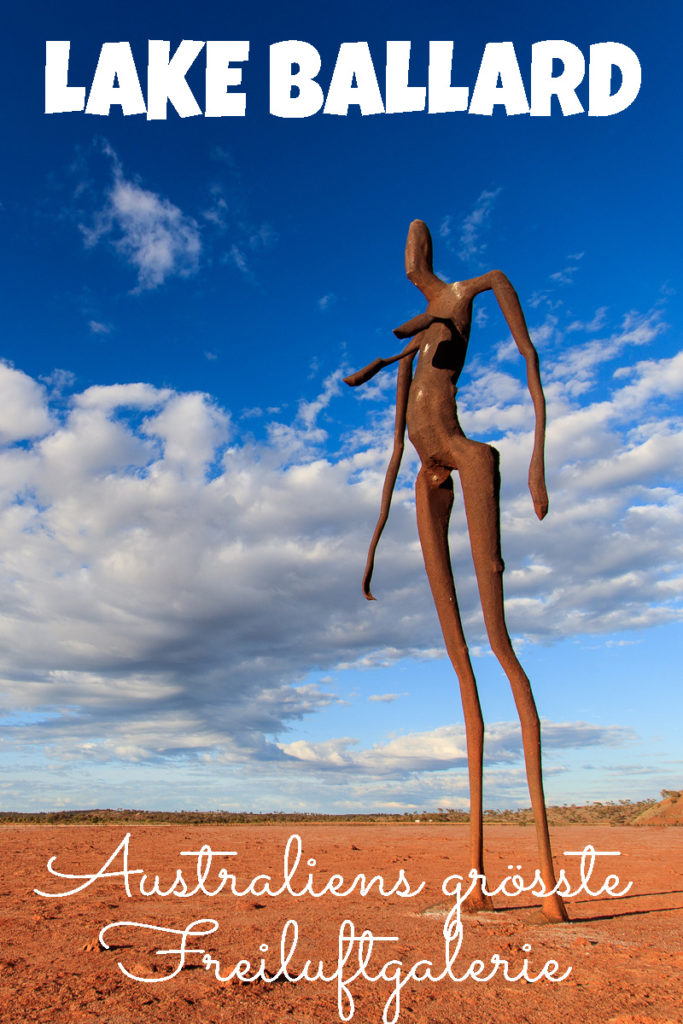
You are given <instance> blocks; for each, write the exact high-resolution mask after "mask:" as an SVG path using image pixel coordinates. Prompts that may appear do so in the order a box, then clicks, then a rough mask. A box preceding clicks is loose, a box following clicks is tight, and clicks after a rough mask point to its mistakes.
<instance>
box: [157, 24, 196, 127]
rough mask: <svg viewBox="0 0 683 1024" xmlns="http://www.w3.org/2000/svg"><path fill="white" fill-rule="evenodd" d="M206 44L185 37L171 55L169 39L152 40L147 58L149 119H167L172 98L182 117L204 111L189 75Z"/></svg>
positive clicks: (193, 115) (192, 115)
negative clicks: (189, 82) (200, 106)
mask: <svg viewBox="0 0 683 1024" xmlns="http://www.w3.org/2000/svg"><path fill="white" fill-rule="evenodd" d="M203 47H204V43H203V42H197V41H195V40H194V39H183V40H182V42H181V43H180V46H179V47H178V49H177V50H176V52H175V53H174V54H173V56H172V57H171V55H170V54H171V44H170V42H169V41H168V39H150V40H149V44H148V58H147V120H148V121H165V120H166V110H167V104H168V102H169V101H170V102H171V103H172V104H173V106H174V107H175V108H176V110H177V111H178V114H179V115H180V117H196V115H197V114H201V110H200V109H199V105H198V104H197V101H196V99H195V98H194V95H193V94H192V90H191V89H190V87H189V85H188V84H187V82H186V81H185V75H186V74H187V72H188V71H189V70H190V68H191V67H192V65H193V64H194V62H195V60H196V59H197V57H198V56H199V54H200V53H201V51H202V49H203Z"/></svg>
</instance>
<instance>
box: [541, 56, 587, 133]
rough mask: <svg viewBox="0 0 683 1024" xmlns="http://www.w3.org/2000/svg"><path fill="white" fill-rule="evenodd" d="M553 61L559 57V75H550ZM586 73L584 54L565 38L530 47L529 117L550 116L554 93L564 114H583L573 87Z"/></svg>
mask: <svg viewBox="0 0 683 1024" xmlns="http://www.w3.org/2000/svg"><path fill="white" fill-rule="evenodd" d="M555 60H561V61H562V64H563V65H564V66H563V68H562V71H561V72H560V74H559V75H553V63H554V61H555ZM585 73H586V62H585V60H584V59H583V54H582V53H581V50H580V49H579V48H578V46H574V44H573V43H568V42H567V41H566V39H546V40H544V42H542V43H534V45H533V46H532V47H531V116H532V117H550V114H551V107H552V98H553V96H557V98H558V100H559V102H560V108H561V110H562V113H563V114H565V115H567V114H582V113H583V107H582V105H581V103H580V101H579V98H578V96H577V95H576V89H577V86H579V85H580V84H581V82H582V81H583V76H584V74H585Z"/></svg>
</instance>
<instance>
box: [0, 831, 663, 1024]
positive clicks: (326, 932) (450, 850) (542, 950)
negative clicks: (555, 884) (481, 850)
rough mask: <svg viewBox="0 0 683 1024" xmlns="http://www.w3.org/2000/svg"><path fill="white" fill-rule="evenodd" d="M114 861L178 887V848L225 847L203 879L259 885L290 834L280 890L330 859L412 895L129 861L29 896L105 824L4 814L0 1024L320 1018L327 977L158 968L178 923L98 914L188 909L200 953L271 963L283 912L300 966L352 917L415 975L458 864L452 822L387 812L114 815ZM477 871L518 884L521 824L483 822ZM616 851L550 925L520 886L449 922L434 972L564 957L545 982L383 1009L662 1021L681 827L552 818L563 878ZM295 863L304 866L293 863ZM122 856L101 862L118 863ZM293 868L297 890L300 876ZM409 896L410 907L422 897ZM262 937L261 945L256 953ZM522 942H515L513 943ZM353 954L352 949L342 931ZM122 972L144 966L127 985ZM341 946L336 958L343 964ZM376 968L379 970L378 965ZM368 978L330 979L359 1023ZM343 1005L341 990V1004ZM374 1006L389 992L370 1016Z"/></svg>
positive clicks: (99, 850)
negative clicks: (615, 882) (328, 888)
mask: <svg viewBox="0 0 683 1024" xmlns="http://www.w3.org/2000/svg"><path fill="white" fill-rule="evenodd" d="M129 831H130V833H131V838H130V841H129V863H128V867H129V869H131V870H135V869H140V868H141V869H144V871H145V872H146V873H147V874H148V876H150V881H148V884H151V880H153V878H154V875H156V874H158V875H159V876H160V884H161V887H164V888H169V887H170V886H171V884H172V883H173V880H174V879H175V877H176V872H177V871H178V870H179V869H181V870H182V872H183V875H184V877H185V878H186V879H187V881H188V886H189V888H192V887H194V885H195V884H196V877H197V858H196V857H195V858H192V857H187V856H180V851H183V850H185V851H188V850H190V851H191V850H199V848H200V847H201V846H202V845H205V844H208V845H210V846H211V847H212V848H213V850H223V851H227V850H230V851H235V852H236V854H237V856H235V857H230V858H225V857H223V858H222V859H220V858H219V859H216V860H215V862H214V866H213V867H212V869H211V873H210V876H209V878H208V879H207V882H206V887H207V888H216V886H217V885H218V884H219V882H220V877H219V874H218V871H219V867H220V866H221V865H222V866H225V867H226V869H227V870H228V871H230V872H231V873H234V874H235V875H236V876H237V878H238V881H239V883H240V884H241V886H242V888H245V887H246V886H247V884H248V883H249V881H250V880H251V879H252V878H254V877H255V876H256V875H259V874H269V875H271V877H272V879H273V887H274V888H276V887H277V886H278V885H280V884H281V882H282V875H283V855H284V849H285V846H286V844H287V840H288V837H289V836H290V835H291V834H292V833H295V832H296V833H298V834H299V835H300V836H301V839H302V844H303V856H302V861H301V866H300V868H299V870H298V872H297V874H296V876H295V879H294V881H293V884H292V887H293V888H294V887H296V886H297V883H300V884H302V883H303V881H304V880H305V876H306V874H307V873H308V872H309V871H311V873H312V874H313V877H314V882H315V885H316V887H317V888H321V887H322V885H323V884H324V883H325V882H326V881H327V880H328V879H329V878H330V876H331V875H333V874H342V875H343V876H344V878H345V879H346V880H347V882H350V881H351V880H352V879H353V878H355V876H356V875H358V874H359V873H361V872H362V873H365V874H366V875H367V876H368V877H372V876H374V875H377V874H381V875H382V876H383V877H384V879H385V882H386V886H387V888H390V887H391V885H392V884H393V883H394V882H395V881H396V879H397V877H398V874H399V871H400V870H401V869H403V871H404V872H405V875H406V877H407V878H408V880H409V882H410V884H411V886H412V888H417V886H418V884H419V883H420V882H421V881H424V882H425V883H426V884H425V887H424V889H423V891H422V892H421V893H420V894H419V895H417V896H415V897H413V898H409V899H401V898H399V897H398V896H396V895H394V896H392V897H382V896H381V895H379V894H378V893H377V890H376V888H373V889H372V890H371V891H370V893H368V894H367V895H366V896H365V897H363V896H361V895H360V894H359V893H358V892H355V893H353V894H350V895H347V896H344V897H335V896H334V895H330V894H328V895H325V896H322V897H320V898H318V899H313V898H312V897H310V896H299V897H298V898H296V897H294V896H291V895H289V894H286V893H285V894H282V895H280V896H277V897H272V896H270V897H269V896H267V895H266V896H259V897H255V896H254V895H246V896H243V897H239V898H238V897H236V896H233V895H231V894H230V893H229V892H226V891H224V892H223V893H221V894H218V895H215V896H213V897H208V896H206V895H203V894H201V893H200V894H199V895H195V896H191V897H189V898H184V899H180V898H178V897H176V896H172V895H169V896H165V897H160V896H158V895H157V896H149V897H143V896H141V895H140V876H139V875H132V876H131V887H132V896H131V897H128V896H127V895H126V893H125V889H124V885H123V880H122V879H121V878H120V877H119V878H106V879H99V880H97V881H96V882H94V883H93V884H92V885H91V886H90V887H88V888H87V889H84V890H83V891H81V892H80V893H78V894H75V895H72V896H68V897H64V898H61V899H47V898H45V897H41V896H38V895H36V894H35V893H34V891H33V890H34V889H35V888H38V889H42V890H45V891H50V892H60V891H64V890H65V889H66V888H73V887H74V886H76V885H77V884H79V883H78V882H73V881H72V882H67V881H60V880H58V879H57V878H55V877H52V876H50V875H49V873H48V872H47V869H46V865H47V862H48V860H49V858H50V857H51V856H56V862H55V866H56V868H57V869H58V870H60V871H62V872H65V873H71V874H86V873H95V872H97V871H98V870H99V869H100V868H101V867H102V866H103V865H104V864H105V862H106V861H107V859H108V858H109V857H110V855H111V854H112V853H113V852H114V850H115V849H116V848H117V846H118V845H119V843H120V842H121V840H122V839H123V838H124V835H125V833H126V828H124V827H121V826H108V825H100V826H61V827H43V826H21V827H15V826H6V827H3V828H1V829H0V845H1V855H2V881H1V882H0V918H1V922H2V932H1V935H2V946H1V948H0V1016H1V1018H2V1020H3V1021H4V1022H6V1024H14V1022H17V1024H18V1022H22V1024H23V1022H25V1021H50V1022H61V1021H68V1022H74V1024H85V1022H89V1021H97V1022H99V1024H147V1022H156V1021H163V1022H164V1024H169V1022H176V1021H178V1022H182V1024H192V1022H195V1021H196V1022H200V1021H201V1022H202V1024H219V1022H221V1024H222V1022H226V1024H227V1022H230V1024H252V1022H253V1024H289V1022H292V1024H309V1022H310V1024H334V1022H336V1021H339V1020H340V1016H339V1009H338V1004H337V985H336V982H334V981H330V982H328V983H325V982H323V981H315V982H308V981H298V982H296V983H292V982H289V981H278V982H274V983H268V982H264V981H257V982H255V983H253V984H244V983H239V982H228V983H222V982H220V981H217V980H216V978H215V977H214V975H213V973H211V972H210V971H207V970H206V969H205V968H204V966H203V965H202V955H201V954H200V953H188V955H187V959H186V966H185V967H184V968H183V969H182V971H180V972H179V973H178V974H177V975H176V976H175V977H173V978H171V979H170V980H163V979H165V978H166V977H167V976H168V975H169V974H171V973H172V972H173V970H174V968H175V967H176V966H177V965H178V963H179V956H178V954H172V953H170V954H169V953H167V954H161V955H158V954H157V950H159V949H173V948H178V945H179V941H180V940H179V938H178V935H174V934H172V933H164V932H160V931H154V930H152V929H149V928H140V927H132V926H125V927H123V926H122V927H118V928H116V929H110V931H109V932H108V933H107V941H108V943H109V945H110V947H111V948H110V949H103V948H101V946H100V944H99V942H98V936H99V933H100V929H102V928H103V927H104V926H105V925H107V924H110V923H112V922H118V921H129V922H135V923H137V924H138V925H139V924H147V925H156V926H157V927H159V928H175V929H178V930H179V931H182V930H183V929H184V928H185V927H186V926H187V925H188V924H190V923H191V922H193V921H196V920H199V919H213V920H215V921H216V922H217V923H218V928H217V930H216V931H215V932H214V933H213V934H211V935H206V936H204V937H203V938H195V939H194V940H191V941H189V942H188V943H187V946H188V948H202V949H204V950H205V951H206V952H207V953H209V954H210V955H211V956H212V957H214V958H215V959H217V960H219V961H220V964H221V967H220V973H221V974H222V975H227V974H228V973H229V972H230V970H231V968H233V967H234V966H235V964H236V962H237V961H239V960H240V959H249V960H251V961H252V963H253V964H258V962H259V959H260V958H261V957H263V959H264V961H265V964H266V967H267V969H268V971H269V972H270V973H271V974H275V973H276V972H277V970H278V968H279V966H280V958H279V946H280V936H281V933H282V929H283V926H284V925H285V922H286V921H287V920H288V919H293V920H296V921H297V923H298V928H299V941H298V945H297V948H296V950H295V951H294V954H293V955H292V958H291V962H290V973H291V974H294V973H295V972H296V971H300V970H301V969H302V967H303V965H304V962H305V961H306V959H311V960H314V961H315V963H317V962H318V961H320V960H322V961H323V962H324V964H325V970H326V971H327V973H328V974H332V973H333V972H334V970H335V968H336V965H337V956H338V942H339V930H340V926H341V924H342V922H343V921H344V920H345V919H346V920H351V921H353V923H354V926H355V929H356V932H357V933H360V932H362V931H363V930H364V929H369V930H371V931H372V932H373V933H374V935H375V936H380V937H387V936H396V937H397V940H396V941H394V942H383V943H381V942H379V941H378V942H377V943H376V944H375V949H374V951H373V953H372V959H371V961H370V964H369V966H368V973H375V974H376V973H378V972H379V970H380V968H381V967H382V966H383V965H384V964H387V963H388V961H390V960H401V961H402V962H403V970H404V971H407V970H408V969H409V968H410V967H411V966H412V965H413V964H415V963H416V962H417V961H419V960H424V959H431V960H432V961H433V962H434V967H435V971H434V973H438V972H439V971H440V970H441V969H442V968H443V960H444V951H443V946H444V940H443V935H442V932H443V925H444V915H443V913H442V914H441V915H440V914H439V913H438V912H431V913H430V912H429V908H430V907H433V905H434V904H437V903H439V901H440V900H441V899H443V897H442V896H441V882H442V881H443V879H444V878H445V877H446V876H448V875H451V874H454V873H461V874H465V873H466V872H467V870H468V866H469V865H468V855H467V842H468V840H467V832H468V830H467V826H461V825H441V824H438V825H437V824H433V825H426V824H419V825H417V824H405V825H393V824H391V825H361V826H359V825H346V824H344V825H338V824H334V825H307V824H302V825H299V826H280V825H244V826H220V827H216V826H189V827H188V826H175V825H174V826H132V827H130V829H129ZM485 842H486V851H487V870H488V872H489V880H490V884H496V883H497V882H499V881H500V880H501V879H502V878H503V877H504V876H505V875H506V874H508V871H507V865H508V864H512V865H515V866H516V865H517V864H521V865H522V872H521V873H522V874H523V875H524V877H525V879H527V880H531V878H532V876H533V872H534V869H535V866H536V850H535V842H534V830H533V829H532V828H524V827H519V826H500V825H498V826H496V825H493V826H489V827H488V828H487V829H486V839H485ZM587 844H592V845H593V846H594V847H595V849H596V850H601V851H607V850H619V851H620V854H621V855H620V856H619V857H618V858H617V857H610V858H607V857H605V858H602V859H601V861H600V863H599V864H598V866H597V868H596V870H595V873H594V887H595V888H597V887H599V884H600V883H601V882H602V881H603V880H604V878H605V876H606V875H607V874H609V873H617V874H618V875H619V877H620V879H621V881H622V883H625V882H626V881H633V886H632V888H631V891H630V892H629V893H628V894H627V895H625V896H622V897H620V898H611V899H609V898H605V897H604V896H603V897H599V898H588V897H587V896H586V895H585V894H582V895H580V896H578V897H576V898H575V899H574V900H572V901H570V902H569V904H568V906H569V914H570V917H571V923H570V924H568V925H555V926H548V925H543V924H540V923H539V922H538V920H537V919H536V917H537V904H535V902H534V900H533V898H531V897H529V896H528V895H526V896H525V895H523V896H519V897H517V898H505V897H498V898H497V899H496V904H497V912H496V913H486V914H481V915H476V916H468V917H464V918H463V923H464V938H463V943H462V948H461V950H460V953H459V955H458V958H457V960H456V961H455V964H454V970H453V973H455V974H463V973H464V972H465V970H466V968H467V967H468V966H469V965H470V964H471V963H472V962H473V961H474V960H475V959H481V960H483V961H484V962H485V963H486V965H487V968H489V970H490V958H491V957H492V956H494V954H498V955H499V957H501V958H503V959H506V960H508V962H509V964H510V974H512V975H514V974H518V973H519V971H520V970H521V968H522V966H523V962H524V959H525V957H526V958H528V960H529V975H530V976H534V974H536V973H538V972H539V971H540V970H541V968H542V967H543V965H544V964H546V962H547V961H549V960H555V961H557V963H558V965H559V968H558V973H563V972H564V971H565V970H566V969H567V968H568V967H571V973H570V974H569V976H568V977H567V978H566V980H564V981H561V982H552V981H549V980H547V979H543V980H540V981H538V982H536V983H534V984H530V983H529V982H527V981H517V982H509V981H506V980H505V979H504V978H503V977H502V974H501V971H499V972H498V973H497V974H496V975H495V976H494V977H493V978H491V980H489V981H486V982H481V981H479V982H478V981H475V980H472V979H471V978H469V979H468V980H465V981H462V982H459V983H455V982H453V981H452V980H449V979H443V980H441V981H439V982H437V983H433V982H429V981H424V982H421V983H418V982H417V981H415V980H410V981H409V982H408V983H407V984H406V985H405V988H404V989H403V991H402V993H401V1001H400V1017H399V1020H400V1021H403V1022H405V1021H419V1022H420V1024H432V1022H434V1024H435V1022H451V1021H466V1022H472V1024H498V1022H500V1024H511V1022H512V1024H515V1022H534V1024H536V1022H537V1024H567V1022H569V1021H571V1022H579V1024H581V1022H586V1024H588V1022H590V1024H603V1022H604V1024H608V1022H609V1024H654V1022H659V1024H664V1022H677V1024H678V1022H681V1021H682V1020H683V1014H681V1011H680V1006H681V990H682V989H681V985H680V973H681V966H683V942H682V939H683V828H675V827H671V828H658V827H641V828H636V827H607V826H595V827H590V826H564V827H560V828H555V829H554V830H553V845H554V850H555V854H556V860H557V863H558V865H563V866H565V868H566V871H567V875H568V877H569V878H570V879H571V880H572V881H577V882H578V878H579V873H578V864H577V861H578V858H576V857H566V856H564V855H563V851H570V850H582V849H583V848H584V847H585V846H586V845H587ZM309 859H315V861H316V864H315V866H314V867H308V866H307V864H306V862H307V861H308V860H309ZM122 866H123V859H122V855H120V856H119V857H118V858H117V860H116V862H115V863H112V865H111V868H110V870H120V869H121V868H122ZM300 884H299V886H298V887H299V888H300ZM425 911H427V913H425ZM262 945H267V946H268V950H267V951H264V950H261V949H260V947H261V946H262ZM525 945H527V946H530V947H531V949H530V950H524V949H523V947H524V946H525ZM354 948H355V949H356V953H355V961H353V962H355V964H356V966H357V963H358V952H357V950H358V947H357V946H356V947H354ZM119 964H122V965H123V967H125V968H126V969H127V970H128V971H129V972H130V973H133V974H137V975H138V976H140V977H145V978H150V979H154V981H153V982H140V981H133V980H130V979H129V978H127V977H126V976H125V975H124V974H123V972H122V970H121V969H120V967H119V966H118V965H119ZM351 965H352V959H350V960H349V961H348V964H347V967H346V974H347V976H348V974H349V973H351V971H352V966H351ZM393 970H395V966H394V967H393V968H387V973H391V972H393ZM393 987H394V986H393V984H392V983H391V982H389V981H387V980H378V981H375V982H374V983H370V982H368V981H366V980H364V979H362V978H358V979H357V980H355V981H353V982H351V983H350V985H349V990H350V993H351V995H352V996H353V999H354V1016H353V1020H354V1021H355V1022H358V1024H371V1022H378V1024H379V1022H380V1021H381V1020H382V1014H383V1011H384V1008H385V1006H386V1005H387V1001H388V1000H389V999H390V996H391V994H392V991H393ZM343 1011H344V1013H345V1015H346V1016H347V1017H348V1016H349V1014H350V1004H349V1003H348V1001H347V1002H345V1003H344V1005H343ZM393 1013H394V1004H393V1003H391V1002H390V1003H389V1006H388V1009H387V1011H386V1017H387V1019H391V1018H392V1017H393Z"/></svg>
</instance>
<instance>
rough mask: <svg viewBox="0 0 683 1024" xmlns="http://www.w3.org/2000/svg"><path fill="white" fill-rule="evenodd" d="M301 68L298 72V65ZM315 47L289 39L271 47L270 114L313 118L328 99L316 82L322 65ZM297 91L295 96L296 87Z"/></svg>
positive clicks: (298, 40)
mask: <svg viewBox="0 0 683 1024" xmlns="http://www.w3.org/2000/svg"><path fill="white" fill-rule="evenodd" d="M295 64H296V65H297V68H298V70H297V71H294V70H293V68H294V65H295ZM321 64H322V62H321V60H320V54H319V53H318V51H317V50H316V48H315V46H311V44H310V43H305V42H303V41H302V40H300V39H287V40H285V41H284V42H281V43H273V44H272V46H271V47H270V113H271V114H273V116H274V117H311V116H312V115H313V114H317V113H318V111H319V110H320V108H321V107H322V105H323V102H324V100H325V96H324V93H323V91H322V89H321V88H320V86H319V85H318V83H317V82H316V81H315V77H316V75H318V74H319V73H320V68H321ZM293 89H296V94H295V95H292V90H293Z"/></svg>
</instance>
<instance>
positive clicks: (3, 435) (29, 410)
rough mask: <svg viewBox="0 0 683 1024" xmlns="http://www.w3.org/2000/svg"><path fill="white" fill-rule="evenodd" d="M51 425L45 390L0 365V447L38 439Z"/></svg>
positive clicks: (4, 364)
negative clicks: (13, 442)
mask: <svg viewBox="0 0 683 1024" xmlns="http://www.w3.org/2000/svg"><path fill="white" fill-rule="evenodd" d="M51 425H52V421H51V418H50V414H49V412H48V408H47V402H46V396H45V388H44V387H43V386H42V385H41V384H39V383H38V382H37V381H35V380H33V378H32V377H28V376H27V375H26V374H25V373H22V372H21V370H15V369H14V367H12V366H9V365H8V364H7V363H3V362H0V444H7V443H8V442H11V441H24V440H27V439H29V438H34V437H41V436H42V435H43V434H46V433H47V432H48V430H49V429H50V427H51Z"/></svg>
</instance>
